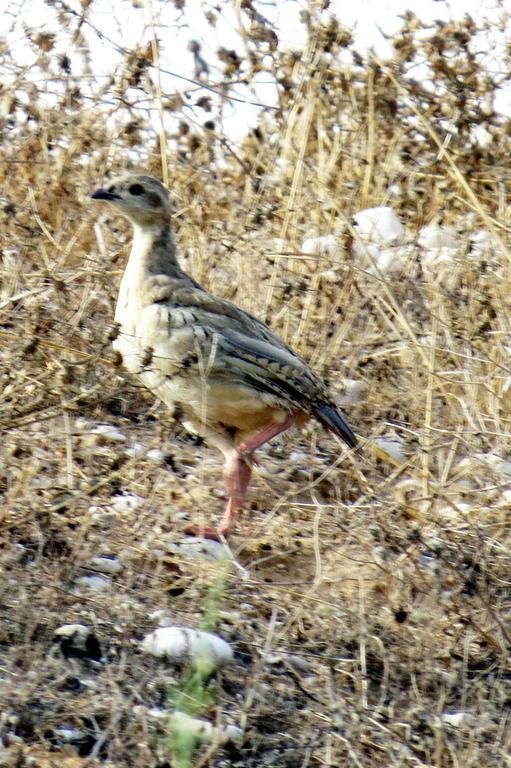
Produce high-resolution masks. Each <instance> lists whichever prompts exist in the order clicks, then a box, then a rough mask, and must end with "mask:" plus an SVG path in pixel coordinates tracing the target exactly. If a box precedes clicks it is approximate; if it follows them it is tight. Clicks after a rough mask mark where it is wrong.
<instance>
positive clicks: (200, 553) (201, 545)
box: [169, 536, 233, 560]
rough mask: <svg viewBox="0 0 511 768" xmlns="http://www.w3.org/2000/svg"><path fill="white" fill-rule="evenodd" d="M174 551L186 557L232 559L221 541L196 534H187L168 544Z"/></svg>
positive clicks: (229, 551)
mask: <svg viewBox="0 0 511 768" xmlns="http://www.w3.org/2000/svg"><path fill="white" fill-rule="evenodd" d="M169 549H171V550H172V551H174V552H179V554H181V555H187V556H188V557H195V558H203V559H204V560H232V559H233V555H232V552H231V550H230V549H229V547H226V546H225V545H224V544H222V542H221V541H213V539H203V538H200V537H198V536H187V537H186V538H184V539H181V541H178V542H175V543H173V544H171V545H170V546H169Z"/></svg>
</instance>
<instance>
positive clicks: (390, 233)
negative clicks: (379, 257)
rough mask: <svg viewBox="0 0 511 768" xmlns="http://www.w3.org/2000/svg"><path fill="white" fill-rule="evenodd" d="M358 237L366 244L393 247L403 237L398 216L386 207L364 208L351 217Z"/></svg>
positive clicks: (402, 228)
mask: <svg viewBox="0 0 511 768" xmlns="http://www.w3.org/2000/svg"><path fill="white" fill-rule="evenodd" d="M353 219H354V221H355V225H356V231H357V233H358V235H359V236H360V237H361V238H362V240H365V241H367V242H372V243H376V244H378V245H393V244H395V243H397V242H398V241H399V240H400V239H401V238H402V237H403V235H404V231H405V230H404V227H403V225H402V224H401V222H400V221H399V218H398V216H397V215H396V213H395V212H394V211H393V210H392V208H390V207H388V206H379V207H377V208H366V209H365V210H364V211H359V212H358V213H356V214H355V215H354V217H353Z"/></svg>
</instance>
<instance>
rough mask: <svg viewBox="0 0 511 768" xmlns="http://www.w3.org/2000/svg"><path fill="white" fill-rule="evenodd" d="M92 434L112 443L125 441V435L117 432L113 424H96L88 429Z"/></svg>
mask: <svg viewBox="0 0 511 768" xmlns="http://www.w3.org/2000/svg"><path fill="white" fill-rule="evenodd" d="M90 433H91V434H92V435H101V436H102V437H104V438H105V440H110V441H111V442H112V443H125V442H126V437H125V435H123V434H122V432H119V430H118V429H117V427H115V426H114V425H113V424H97V425H96V426H95V427H94V428H93V429H91V430H90Z"/></svg>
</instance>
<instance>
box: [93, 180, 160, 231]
mask: <svg viewBox="0 0 511 768" xmlns="http://www.w3.org/2000/svg"><path fill="white" fill-rule="evenodd" d="M91 198H92V199H93V200H106V201H107V202H108V203H110V205H112V206H113V207H114V208H115V209H116V210H117V211H118V212H119V213H121V214H122V215H123V216H125V217H126V218H127V219H129V221H131V223H132V224H135V225H138V226H139V227H150V226H154V225H156V226H161V224H163V223H164V222H166V221H168V220H169V218H170V216H171V214H172V204H171V202H170V199H169V194H168V192H167V190H166V189H165V187H164V186H163V184H162V183H161V181H158V179H155V178H153V177H152V176H142V175H138V174H127V175H125V176H119V177H118V178H117V179H113V180H112V182H111V183H110V184H109V185H108V186H107V187H104V188H103V187H102V188H101V189H97V190H96V191H95V192H93V193H92V195H91Z"/></svg>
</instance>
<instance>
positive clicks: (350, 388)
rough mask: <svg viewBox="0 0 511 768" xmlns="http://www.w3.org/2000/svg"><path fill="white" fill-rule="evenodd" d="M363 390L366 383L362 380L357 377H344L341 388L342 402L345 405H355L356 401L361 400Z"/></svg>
mask: <svg viewBox="0 0 511 768" xmlns="http://www.w3.org/2000/svg"><path fill="white" fill-rule="evenodd" d="M363 390H364V383H363V382H362V381H358V380H357V379H343V381H342V386H341V388H340V404H341V405H342V406H344V407H346V406H348V405H355V403H358V402H359V401H360V398H361V397H362V392H363Z"/></svg>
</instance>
